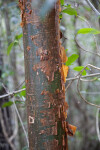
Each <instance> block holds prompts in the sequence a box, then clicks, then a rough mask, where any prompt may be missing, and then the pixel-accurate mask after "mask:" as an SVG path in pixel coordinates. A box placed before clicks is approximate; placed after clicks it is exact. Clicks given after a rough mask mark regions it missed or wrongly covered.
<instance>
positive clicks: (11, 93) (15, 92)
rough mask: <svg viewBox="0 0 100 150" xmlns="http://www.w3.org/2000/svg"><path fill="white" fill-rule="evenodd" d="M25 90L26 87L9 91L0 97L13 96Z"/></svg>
mask: <svg viewBox="0 0 100 150" xmlns="http://www.w3.org/2000/svg"><path fill="white" fill-rule="evenodd" d="M25 90H26V89H25V88H24V89H20V90H18V91H13V92H9V93H8V94H5V95H2V96H0V99H1V98H4V97H8V96H11V97H13V96H14V95H15V94H17V93H20V92H22V91H25Z"/></svg>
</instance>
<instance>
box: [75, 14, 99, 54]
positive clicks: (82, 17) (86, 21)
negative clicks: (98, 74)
mask: <svg viewBox="0 0 100 150" xmlns="http://www.w3.org/2000/svg"><path fill="white" fill-rule="evenodd" d="M77 17H79V18H80V19H82V20H83V21H84V22H86V24H87V25H88V26H89V28H91V25H90V23H89V22H88V21H87V20H86V19H84V18H83V17H81V16H79V15H77ZM93 38H94V42H95V46H96V50H97V54H98V53H99V48H98V44H97V41H96V37H95V35H93Z"/></svg>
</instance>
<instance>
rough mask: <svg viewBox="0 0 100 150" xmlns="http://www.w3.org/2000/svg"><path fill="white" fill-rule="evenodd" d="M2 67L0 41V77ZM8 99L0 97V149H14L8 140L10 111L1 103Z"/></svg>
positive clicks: (1, 89)
mask: <svg viewBox="0 0 100 150" xmlns="http://www.w3.org/2000/svg"><path fill="white" fill-rule="evenodd" d="M2 69H3V55H2V53H1V41H0V79H1V77H2V73H3V71H2ZM5 93H6V91H5V89H4V88H3V87H2V88H0V95H3V94H5ZM8 101H9V99H8V97H7V98H2V99H0V150H15V149H14V145H13V142H12V140H11V141H10V140H9V137H10V136H11V135H12V124H11V111H10V108H9V107H6V108H2V105H3V104H4V103H5V102H8Z"/></svg>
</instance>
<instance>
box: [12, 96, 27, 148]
mask: <svg viewBox="0 0 100 150" xmlns="http://www.w3.org/2000/svg"><path fill="white" fill-rule="evenodd" d="M12 100H13V103H14V107H15V110H16V113H17V115H18V118H19V120H20V123H21V126H22V129H23V131H24V134H25V137H26V142H27V145H28V147H29V141H28V136H27V133H26V131H25V127H24V125H23V121H22V119H21V116H20V114H19V111H18V109H17V106H16V104H15V101H14V98H13V99H12Z"/></svg>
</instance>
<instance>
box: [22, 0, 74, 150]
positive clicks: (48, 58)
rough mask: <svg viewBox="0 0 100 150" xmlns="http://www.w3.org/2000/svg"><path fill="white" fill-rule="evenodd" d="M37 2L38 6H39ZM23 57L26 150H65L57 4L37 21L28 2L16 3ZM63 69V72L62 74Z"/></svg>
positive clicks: (68, 131) (68, 129)
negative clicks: (27, 149) (25, 100)
mask: <svg viewBox="0 0 100 150" xmlns="http://www.w3.org/2000/svg"><path fill="white" fill-rule="evenodd" d="M42 3H43V2H42V0H41V1H40V5H41V4H42ZM19 7H20V9H21V18H22V22H21V26H22V27H23V43H24V57H25V82H26V95H27V119H28V135H29V147H30V150H34V149H35V150H68V145H67V134H71V135H73V127H72V126H71V125H69V124H68V123H67V122H66V118H67V113H66V110H67V109H68V104H67V103H66V102H65V77H66V76H67V72H68V67H64V62H65V61H66V60H67V57H66V56H65V57H64V56H63V55H64V52H63V47H62V46H61V44H60V32H59V10H60V2H59V0H58V2H57V3H56V4H55V6H54V8H53V9H52V10H51V11H50V12H49V13H48V14H47V15H46V18H45V19H44V20H41V18H40V14H39V11H40V8H36V9H35V8H34V9H33V8H32V5H31V0H23V1H22V0H19ZM64 69H67V70H66V71H65V70H64Z"/></svg>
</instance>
